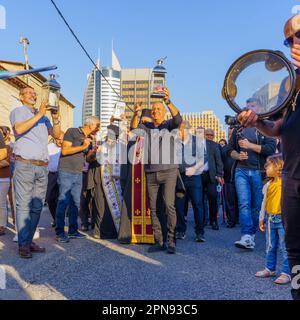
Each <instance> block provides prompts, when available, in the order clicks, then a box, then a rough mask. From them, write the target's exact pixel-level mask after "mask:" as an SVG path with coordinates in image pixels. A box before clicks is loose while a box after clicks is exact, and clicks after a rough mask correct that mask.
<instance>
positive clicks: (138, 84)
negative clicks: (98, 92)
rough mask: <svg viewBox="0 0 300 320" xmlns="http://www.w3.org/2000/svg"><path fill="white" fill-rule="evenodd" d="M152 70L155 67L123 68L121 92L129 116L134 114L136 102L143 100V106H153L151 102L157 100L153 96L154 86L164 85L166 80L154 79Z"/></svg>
mask: <svg viewBox="0 0 300 320" xmlns="http://www.w3.org/2000/svg"><path fill="white" fill-rule="evenodd" d="M152 71H153V69H123V70H122V71H121V83H122V85H121V94H122V97H123V99H124V102H125V103H126V105H127V109H126V113H127V116H128V118H130V117H131V116H132V110H133V108H134V105H135V104H136V103H138V102H142V103H143V108H151V104H152V103H153V102H155V101H157V99H155V98H151V93H152V91H153V88H152V86H155V87H156V86H163V84H164V80H162V79H161V78H155V79H152ZM152 80H153V81H154V83H152ZM130 109H131V110H130Z"/></svg>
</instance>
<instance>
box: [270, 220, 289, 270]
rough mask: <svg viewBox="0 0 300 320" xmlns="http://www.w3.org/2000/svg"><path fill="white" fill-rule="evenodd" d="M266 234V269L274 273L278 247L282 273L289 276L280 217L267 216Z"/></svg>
mask: <svg viewBox="0 0 300 320" xmlns="http://www.w3.org/2000/svg"><path fill="white" fill-rule="evenodd" d="M266 225H267V232H266V240H267V251H266V252H267V256H266V259H267V263H266V267H267V269H268V270H270V271H271V272H275V271H276V265H277V250H278V247H279V248H280V250H281V253H282V258H283V267H282V273H285V274H288V275H289V274H290V267H289V262H288V255H287V250H286V247H285V231H284V228H283V223H282V219H281V215H279V216H269V215H268V216H267V220H266Z"/></svg>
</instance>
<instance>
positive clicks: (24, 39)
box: [20, 37, 30, 70]
mask: <svg viewBox="0 0 300 320" xmlns="http://www.w3.org/2000/svg"><path fill="white" fill-rule="evenodd" d="M20 44H23V49H24V57H25V69H26V70H29V63H28V51H27V46H29V45H30V42H29V40H28V38H24V37H21V39H20Z"/></svg>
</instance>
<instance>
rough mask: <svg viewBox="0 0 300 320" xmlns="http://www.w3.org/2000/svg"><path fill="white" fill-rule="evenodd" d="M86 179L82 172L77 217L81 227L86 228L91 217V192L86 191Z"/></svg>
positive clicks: (86, 176) (86, 175) (85, 174)
mask: <svg viewBox="0 0 300 320" xmlns="http://www.w3.org/2000/svg"><path fill="white" fill-rule="evenodd" d="M87 179H88V174H87V173H86V172H84V173H83V174H82V192H81V197H80V210H79V216H80V220H81V224H82V226H84V227H86V228H88V226H89V217H91V209H90V205H91V201H92V194H91V190H87Z"/></svg>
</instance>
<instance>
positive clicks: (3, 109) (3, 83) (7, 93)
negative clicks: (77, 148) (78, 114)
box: [0, 63, 74, 131]
mask: <svg viewBox="0 0 300 320" xmlns="http://www.w3.org/2000/svg"><path fill="white" fill-rule="evenodd" d="M0 65H1V66H2V67H4V68H5V69H8V70H16V69H20V68H19V67H18V66H16V65H10V64H6V63H0ZM19 79H20V80H22V81H19V83H15V84H12V83H11V82H10V81H7V80H0V125H5V126H10V122H9V114H10V112H11V110H12V109H14V108H15V107H17V106H19V105H21V103H20V102H19V101H18V97H19V90H20V88H21V85H23V86H24V84H26V80H27V79H26V78H25V77H20V78H19ZM22 82H24V83H23V84H22ZM42 84H43V79H41V78H40V77H37V76H32V75H30V76H28V85H29V86H31V87H33V88H34V89H35V91H36V93H37V94H38V101H37V105H36V107H37V108H38V107H39V105H40V103H41V100H42V89H41V86H42ZM60 113H61V123H62V130H64V131H66V130H67V129H68V128H71V127H73V124H74V115H73V113H74V108H73V105H72V104H71V103H69V102H68V101H67V100H66V99H65V98H63V97H62V98H61V99H60ZM48 116H49V118H50V119H51V115H50V114H48Z"/></svg>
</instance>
